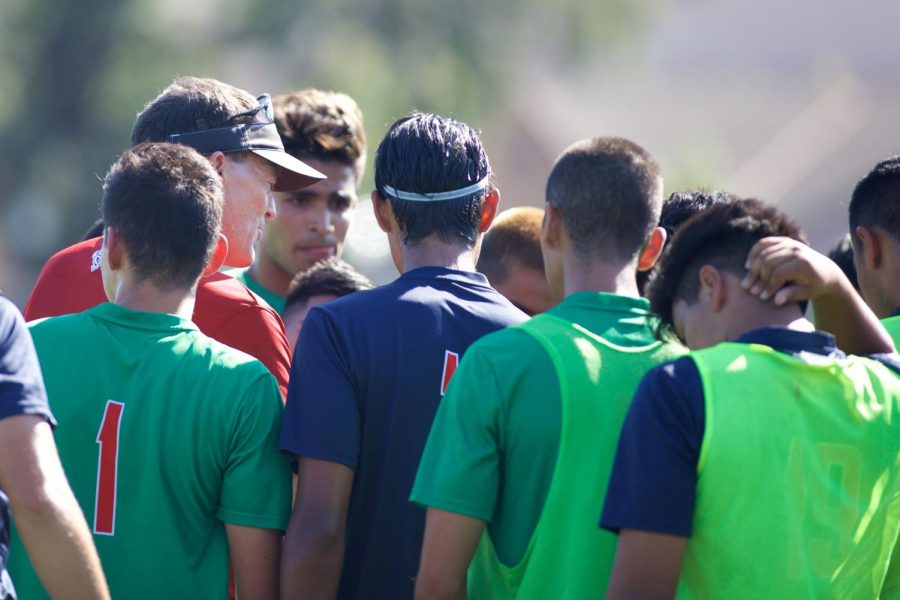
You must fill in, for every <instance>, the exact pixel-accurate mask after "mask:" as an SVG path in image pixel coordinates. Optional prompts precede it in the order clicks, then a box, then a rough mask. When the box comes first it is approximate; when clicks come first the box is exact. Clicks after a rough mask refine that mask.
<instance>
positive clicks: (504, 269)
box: [477, 206, 544, 283]
mask: <svg viewBox="0 0 900 600" xmlns="http://www.w3.org/2000/svg"><path fill="white" fill-rule="evenodd" d="M543 219H544V211H543V210H541V209H540V208H534V207H532V206H518V207H516V208H510V209H507V210H505V211H503V212H502V213H500V214H499V215H497V218H496V219H494V223H493V224H492V225H491V228H490V229H489V230H488V232H487V233H486V234H484V240H482V242H481V254H480V255H479V257H478V266H477V268H478V270H479V271H480V272H481V273H484V275H485V276H486V277H487V278H488V281H490V282H491V283H503V282H504V281H506V278H507V277H509V267H510V266H511V265H512V264H518V265H521V266H523V267H526V268H529V269H534V270H535V271H540V272H541V273H543V272H544V256H543V254H542V253H541V222H542V221H543Z"/></svg>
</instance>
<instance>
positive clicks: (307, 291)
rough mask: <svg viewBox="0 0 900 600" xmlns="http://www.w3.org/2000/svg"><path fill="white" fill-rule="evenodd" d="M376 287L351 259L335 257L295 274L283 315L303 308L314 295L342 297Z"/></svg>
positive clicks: (285, 299)
mask: <svg viewBox="0 0 900 600" xmlns="http://www.w3.org/2000/svg"><path fill="white" fill-rule="evenodd" d="M373 287H375V286H374V285H373V284H372V282H371V281H369V278H368V277H366V276H365V275H363V274H362V273H360V272H359V271H357V270H356V269H354V268H353V267H352V266H351V265H350V264H348V263H347V262H345V261H343V260H341V259H339V258H336V257H332V258H329V259H328V260H323V261H320V262H317V263H316V264H314V265H313V266H311V267H310V268H308V269H307V270H305V271H302V272H300V273H298V274H297V275H296V276H295V277H294V279H293V281H291V284H290V286H288V291H287V295H286V296H285V298H284V310H282V314H283V315H284V316H287V315H288V314H289V313H291V312H293V311H294V310H297V309H300V308H303V307H304V306H305V305H306V303H307V302H308V301H309V299H310V298H312V297H313V296H318V295H321V294H330V295H333V296H336V297H338V298H340V297H341V296H346V295H347V294H352V293H353V292H358V291H360V290H368V289H371V288H373Z"/></svg>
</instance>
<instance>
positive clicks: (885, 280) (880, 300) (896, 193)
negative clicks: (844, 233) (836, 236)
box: [849, 156, 900, 345]
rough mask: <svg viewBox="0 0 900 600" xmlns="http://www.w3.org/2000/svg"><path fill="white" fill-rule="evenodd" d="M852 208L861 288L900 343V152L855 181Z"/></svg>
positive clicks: (855, 256) (851, 231)
mask: <svg viewBox="0 0 900 600" xmlns="http://www.w3.org/2000/svg"><path fill="white" fill-rule="evenodd" d="M849 212H850V215H849V216H850V238H851V241H852V243H853V258H854V263H855V265H856V275H857V280H858V282H859V288H860V290H862V295H863V297H864V298H865V299H866V302H868V303H869V306H871V307H872V310H873V311H875V314H876V315H878V317H879V318H881V319H882V320H883V321H882V322H883V323H884V326H885V327H887V330H888V331H889V332H890V334H891V336H892V337H893V338H894V343H895V344H898V345H900V156H894V157H892V158H888V159H886V160H883V161H881V162H880V163H878V164H877V165H875V167H874V168H873V169H872V170H871V171H870V172H869V173H868V174H867V175H866V176H865V177H863V178H862V179H861V180H860V181H859V183H857V184H856V188H854V190H853V195H852V196H851V198H850V211H849Z"/></svg>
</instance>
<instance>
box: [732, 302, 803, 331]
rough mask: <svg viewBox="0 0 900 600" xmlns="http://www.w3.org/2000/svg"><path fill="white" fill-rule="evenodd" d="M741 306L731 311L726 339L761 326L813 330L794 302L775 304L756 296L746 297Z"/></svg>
mask: <svg viewBox="0 0 900 600" xmlns="http://www.w3.org/2000/svg"><path fill="white" fill-rule="evenodd" d="M742 304H743V306H741V307H735V309H734V311H733V312H732V315H733V316H732V319H731V322H732V323H733V326H732V328H731V332H730V335H729V336H728V339H729V340H730V341H734V340H737V339H738V338H740V337H741V336H743V335H744V334H746V333H748V332H750V331H753V330H754V329H762V328H763V327H786V328H787V329H793V330H796V331H815V327H813V324H812V323H810V322H809V321H808V320H806V318H805V317H804V316H803V313H802V312H801V311H800V307H799V306H798V305H796V304H790V305H787V306H775V305H774V304H772V303H771V302H763V301H762V300H758V299H756V298H748V299H747V301H746V302H744V303H742Z"/></svg>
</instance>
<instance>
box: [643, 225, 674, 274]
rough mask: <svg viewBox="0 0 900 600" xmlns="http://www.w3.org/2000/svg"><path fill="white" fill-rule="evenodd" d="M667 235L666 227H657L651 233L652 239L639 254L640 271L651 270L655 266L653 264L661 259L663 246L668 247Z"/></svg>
mask: <svg viewBox="0 0 900 600" xmlns="http://www.w3.org/2000/svg"><path fill="white" fill-rule="evenodd" d="M666 237H667V234H666V230H665V228H664V227H657V228H655V229H654V230H653V233H652V234H650V241H648V242H647V245H646V246H644V249H643V250H641V254H640V255H639V256H638V265H637V270H638V271H649V270H650V269H652V268H653V265H655V264H656V261H657V260H659V255H660V254H662V251H663V248H665V247H666Z"/></svg>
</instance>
